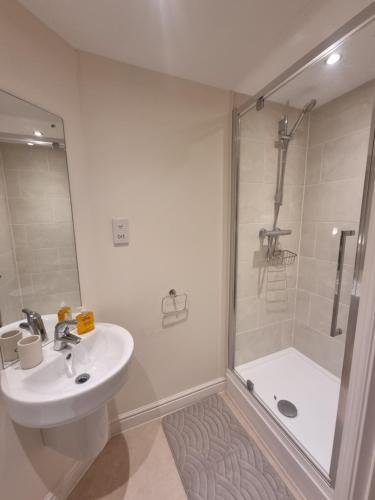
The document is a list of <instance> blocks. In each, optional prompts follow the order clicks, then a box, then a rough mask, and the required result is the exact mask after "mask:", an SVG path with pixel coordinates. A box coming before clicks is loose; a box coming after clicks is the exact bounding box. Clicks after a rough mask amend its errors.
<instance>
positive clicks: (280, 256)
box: [267, 250, 297, 267]
mask: <svg viewBox="0 0 375 500" xmlns="http://www.w3.org/2000/svg"><path fill="white" fill-rule="evenodd" d="M296 257H297V254H296V253H294V252H291V251H290V250H275V252H274V253H273V255H272V257H269V258H268V259H267V264H268V265H269V266H275V267H280V266H291V265H293V264H294V262H295V260H296Z"/></svg>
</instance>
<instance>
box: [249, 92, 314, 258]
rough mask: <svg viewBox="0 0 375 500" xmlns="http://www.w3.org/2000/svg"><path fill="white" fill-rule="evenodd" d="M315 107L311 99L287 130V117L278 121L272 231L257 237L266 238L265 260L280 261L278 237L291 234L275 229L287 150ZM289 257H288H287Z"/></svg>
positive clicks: (282, 195) (265, 230)
mask: <svg viewBox="0 0 375 500" xmlns="http://www.w3.org/2000/svg"><path fill="white" fill-rule="evenodd" d="M315 106H316V99H312V100H311V101H310V102H308V103H307V104H305V106H304V107H303V108H302V111H301V112H300V114H299V115H298V117H297V120H296V121H295V122H294V125H293V126H292V128H291V129H290V131H289V130H288V115H286V114H285V115H284V116H283V118H282V119H281V120H280V121H279V129H278V136H279V138H278V141H276V143H275V147H276V148H277V149H278V150H279V153H278V158H277V177H276V192H275V202H274V219H273V226H272V230H271V231H268V230H267V229H261V231H260V233H259V237H260V238H261V239H262V238H263V239H264V238H265V237H267V238H268V250H267V260H268V261H269V260H271V259H273V258H274V257H276V256H277V258H278V260H280V259H282V256H281V254H280V255H277V254H278V252H282V250H280V249H279V248H278V247H279V237H280V236H283V235H287V234H291V233H292V231H291V230H290V229H279V228H278V227H277V221H278V218H279V212H280V207H281V206H282V204H283V197H284V183H285V170H286V161H287V156H288V148H289V143H290V141H291V140H292V139H293V137H294V135H295V133H296V132H297V129H298V127H299V126H300V125H301V123H302V120H303V118H304V116H305V115H306V113H310V111H312V110H313V109H314V107H315ZM289 257H290V256H289ZM291 260H293V262H294V260H295V257H294V259H290V258H289V259H288V262H291Z"/></svg>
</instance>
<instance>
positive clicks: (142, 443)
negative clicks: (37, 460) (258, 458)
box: [68, 396, 301, 500]
mask: <svg viewBox="0 0 375 500" xmlns="http://www.w3.org/2000/svg"><path fill="white" fill-rule="evenodd" d="M224 399H225V401H226V403H227V404H228V406H230V408H231V410H232V411H233V412H234V414H235V415H236V417H237V418H238V420H239V421H240V423H241V424H242V425H243V427H244V428H245V430H247V432H249V434H250V435H251V436H252V438H253V439H254V440H255V441H257V444H258V445H259V446H260V447H261V448H262V446H261V443H259V440H258V439H257V438H256V436H254V434H253V432H252V430H251V428H250V427H249V426H248V425H247V423H246V421H245V420H244V418H243V417H242V415H241V414H240V413H239V410H238V409H237V407H235V406H234V405H233V403H232V402H231V400H230V399H229V398H228V397H226V396H224ZM262 450H263V451H264V454H265V455H266V457H267V458H268V459H269V461H270V462H271V463H272V465H273V466H274V467H275V469H276V470H278V472H279V473H280V475H281V476H282V477H284V476H283V472H282V471H281V470H280V467H279V466H278V464H277V463H275V462H274V460H273V459H272V457H270V456H269V453H268V452H267V451H266V450H264V448H262ZM284 479H285V478H284ZM286 482H287V481H286ZM287 486H288V487H289V489H290V490H291V491H292V492H293V493H294V494H295V496H296V499H301V497H300V496H298V494H297V493H296V492H295V490H294V488H293V485H291V484H290V483H289V482H287ZM99 499H100V500H187V497H186V494H185V492H184V488H183V486H182V483H181V480H180V477H179V474H178V471H177V468H176V466H175V463H174V460H173V457H172V453H171V451H170V448H169V446H168V443H167V440H166V437H165V435H164V432H163V429H162V427H161V421H160V420H153V421H152V422H149V423H147V424H144V425H141V426H139V427H136V428H134V429H131V430H129V431H126V432H125V433H123V434H119V435H117V436H115V437H113V438H112V439H111V440H110V441H109V443H108V444H107V446H106V447H105V448H104V450H103V451H102V453H101V454H100V455H99V456H98V458H97V459H96V460H95V462H94V463H93V465H92V466H91V467H90V469H89V470H88V471H87V473H86V474H85V476H84V477H83V478H82V479H81V481H80V482H79V483H78V485H77V487H76V488H75V489H74V491H73V492H72V493H71V495H70V496H69V498H68V500H99Z"/></svg>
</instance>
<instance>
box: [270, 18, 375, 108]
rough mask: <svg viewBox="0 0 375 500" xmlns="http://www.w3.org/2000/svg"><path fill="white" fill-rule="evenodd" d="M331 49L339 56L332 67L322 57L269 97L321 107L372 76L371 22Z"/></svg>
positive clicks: (374, 27) (374, 41) (374, 32)
mask: <svg viewBox="0 0 375 500" xmlns="http://www.w3.org/2000/svg"><path fill="white" fill-rule="evenodd" d="M334 52H337V53H339V54H340V56H341V59H340V61H339V62H338V63H336V64H335V65H333V66H329V65H327V64H326V59H322V60H320V61H318V62H317V63H315V64H313V65H312V66H310V67H309V68H307V69H306V70H305V71H303V72H302V73H301V74H300V75H298V76H297V77H296V78H294V79H293V80H291V81H290V82H288V83H287V84H286V85H285V86H284V87H282V88H281V89H280V90H278V91H277V92H276V93H275V94H273V95H272V96H271V97H270V99H271V100H273V101H277V102H280V103H287V102H289V104H290V105H291V106H294V107H296V108H302V107H303V106H304V104H306V103H307V102H308V101H310V100H311V99H316V100H317V106H318V107H319V106H321V105H322V104H325V103H327V102H329V101H331V100H332V99H334V98H336V97H338V96H340V95H343V94H346V93H347V92H349V91H350V90H353V89H355V88H357V87H359V86H360V85H362V84H364V83H366V82H368V81H370V80H373V79H375V64H374V54H375V22H371V23H369V24H367V26H365V27H364V28H362V29H360V30H359V31H357V32H356V33H354V34H353V35H352V36H350V37H349V38H347V39H346V40H345V41H344V42H343V43H342V44H341V45H340V46H339V47H337V48H335V50H334Z"/></svg>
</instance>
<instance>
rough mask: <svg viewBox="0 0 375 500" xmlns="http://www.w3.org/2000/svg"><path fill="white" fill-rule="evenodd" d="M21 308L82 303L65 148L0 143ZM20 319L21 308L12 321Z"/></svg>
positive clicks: (44, 309)
mask: <svg viewBox="0 0 375 500" xmlns="http://www.w3.org/2000/svg"><path fill="white" fill-rule="evenodd" d="M0 153H1V154H2V157H3V165H4V173H5V181H6V191H7V198H8V205H9V215H10V221H11V224H12V226H11V228H12V233H13V238H14V246H15V257H16V266H17V272H18V275H19V280H20V291H19V295H20V298H21V301H22V305H23V307H28V308H30V309H33V310H35V311H38V312H39V313H41V314H47V313H51V312H53V311H57V310H58V309H59V307H60V306H61V305H62V304H63V303H68V304H71V305H79V304H80V296H79V282H78V270H77V263H76V256H75V247H74V235H73V221H72V213H71V206H70V195H69V178H68V168H67V164H66V157H65V151H64V150H58V149H52V148H49V147H42V146H33V147H30V146H27V145H22V144H6V143H2V144H0ZM20 317H21V312H20V309H19V310H18V311H17V315H16V316H15V317H14V319H13V321H14V320H16V319H19V318H20Z"/></svg>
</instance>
